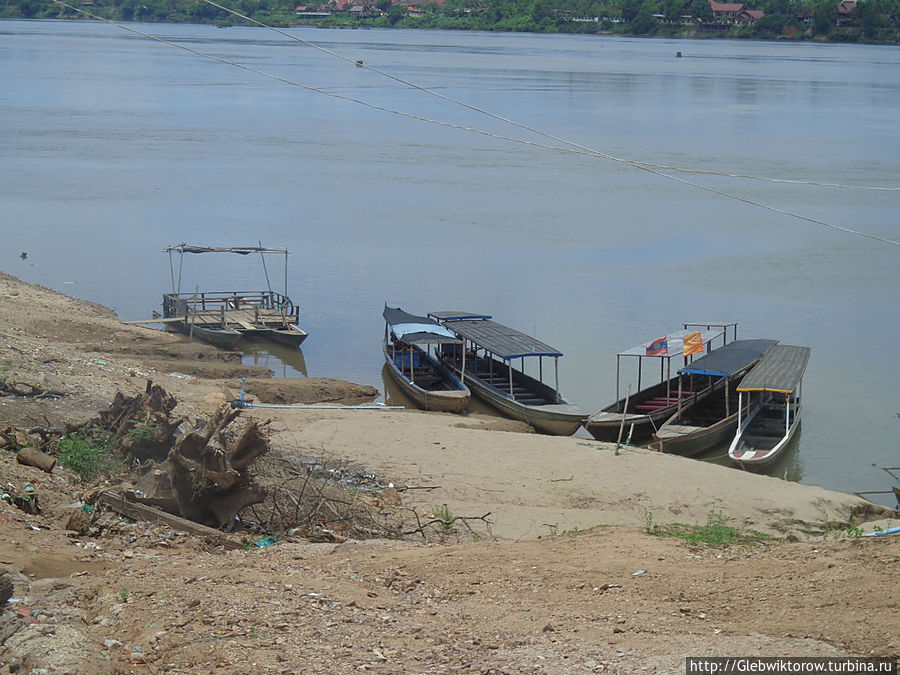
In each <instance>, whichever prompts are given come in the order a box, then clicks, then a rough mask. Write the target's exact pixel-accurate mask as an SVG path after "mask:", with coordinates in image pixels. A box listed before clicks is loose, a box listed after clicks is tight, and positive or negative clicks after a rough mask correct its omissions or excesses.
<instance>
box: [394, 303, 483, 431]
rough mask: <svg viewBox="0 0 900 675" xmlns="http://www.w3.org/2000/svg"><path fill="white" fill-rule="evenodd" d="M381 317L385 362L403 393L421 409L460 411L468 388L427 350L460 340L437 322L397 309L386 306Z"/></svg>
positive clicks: (466, 399) (468, 394)
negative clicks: (382, 318)
mask: <svg viewBox="0 0 900 675" xmlns="http://www.w3.org/2000/svg"><path fill="white" fill-rule="evenodd" d="M382 316H383V317H384V340H383V341H382V343H381V346H382V350H383V351H384V360H385V363H386V364H387V366H388V369H389V372H390V374H391V377H392V378H393V379H394V381H395V382H396V383H397V384H398V385H399V386H400V389H401V390H402V391H403V393H404V394H405V395H406V396H407V397H408V398H410V399H411V400H412V401H413V402H414V403H415V404H416V405H417V406H418V407H419V408H421V409H423V410H435V411H440V412H454V413H461V412H463V411H464V410H465V409H466V406H467V405H468V403H469V399H470V397H471V393H470V392H469V388H468V387H467V386H466V385H465V384H463V383H462V381H461V380H460V378H458V377H457V376H456V375H455V374H453V373H452V372H451V371H450V369H449V368H447V367H446V366H445V365H443V364H442V363H440V362H439V361H438V359H437V358H436V357H434V356H432V355H431V354H430V353H429V351H427V350H430V349H431V345H461V344H462V340H460V339H459V338H458V337H456V336H455V335H454V334H453V333H451V332H450V331H449V330H447V329H446V328H444V327H443V326H441V325H440V324H439V323H438V322H437V321H434V320H432V319H429V318H428V317H425V316H416V315H415V314H409V313H407V312H404V311H403V310H402V309H400V308H399V307H388V306H387V305H385V306H384V312H382ZM422 345H424V346H425V349H423V348H422Z"/></svg>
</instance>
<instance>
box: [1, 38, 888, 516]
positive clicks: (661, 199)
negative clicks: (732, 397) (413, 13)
mask: <svg viewBox="0 0 900 675" xmlns="http://www.w3.org/2000/svg"><path fill="white" fill-rule="evenodd" d="M127 27H128V28H131V29H134V30H137V31H140V32H145V33H149V34H153V35H156V36H159V37H161V38H163V39H165V40H167V41H171V42H173V43H177V44H179V45H183V46H185V47H188V48H190V49H191V50H195V51H196V52H203V53H205V54H209V55H212V56H214V57H215V58H217V59H222V60H224V61H230V62H234V63H239V64H243V65H245V66H247V67H249V68H252V69H254V70H253V71H251V70H247V69H240V68H238V67H235V66H234V65H229V64H228V63H224V62H223V61H221V60H220V61H217V60H211V59H209V58H204V57H203V56H201V55H199V54H197V53H192V52H188V51H185V50H183V49H178V48H176V47H173V46H171V45H169V44H165V43H161V42H157V41H153V40H150V39H148V38H146V37H143V36H141V35H138V34H136V33H134V32H129V31H128V30H125V29H123V28H121V27H116V26H113V25H108V24H103V23H99V22H86V21H85V22H50V21H0V137H2V140H3V142H2V144H0V203H2V205H3V208H2V215H0V230H2V235H3V246H2V249H0V250H2V254H0V269H2V270H3V271H5V272H8V273H11V274H14V275H16V276H18V277H20V278H21V279H23V280H25V281H29V282H35V283H40V284H43V285H45V286H49V287H51V288H55V289H58V290H61V291H63V292H65V293H67V294H70V295H74V296H77V297H81V298H85V299H89V300H93V301H96V302H100V303H102V304H104V305H108V306H110V307H112V308H114V309H115V310H116V311H117V312H118V313H119V316H120V317H121V318H122V319H141V318H148V317H149V316H150V314H151V312H152V311H153V310H154V309H159V307H160V302H161V298H160V296H161V294H162V293H163V292H166V291H168V290H169V289H170V267H169V260H168V258H167V256H166V255H164V254H163V253H162V249H163V248H164V247H165V246H167V245H170V244H175V243H179V242H187V243H194V244H214V245H226V246H227V245H248V244H256V243H257V242H262V243H263V244H264V245H267V246H279V247H287V248H288V249H290V251H291V256H290V264H289V279H288V282H289V290H290V295H291V296H292V298H293V299H294V300H295V301H296V302H298V303H299V304H300V305H301V307H302V319H301V323H302V325H303V327H304V328H305V329H306V330H307V331H308V332H309V333H310V337H309V339H308V340H307V341H306V343H304V345H303V356H304V357H305V366H304V367H305V369H306V371H307V372H308V374H309V375H310V376H322V377H340V378H345V379H349V380H353V381H357V382H362V383H368V384H373V385H375V386H377V387H379V389H381V390H383V389H384V384H383V382H382V376H381V367H382V359H381V355H380V347H379V339H380V337H381V334H382V330H383V324H382V320H381V309H382V307H383V305H384V303H385V302H387V303H390V304H392V305H400V306H402V307H403V308H404V309H406V310H408V311H412V312H415V313H425V312H427V311H432V310H440V309H463V310H467V311H475V312H484V313H489V314H492V315H493V316H494V317H495V318H496V319H497V320H498V321H500V322H502V323H505V324H507V325H510V326H513V327H516V328H519V329H521V330H523V331H524V332H527V333H531V334H534V335H536V336H537V337H539V338H541V339H542V340H544V341H545V342H548V343H549V344H551V345H554V346H556V347H558V348H559V349H560V350H561V351H563V352H565V354H566V355H565V357H564V358H563V359H562V360H561V362H560V385H561V390H562V392H563V393H564V395H566V397H567V398H568V399H569V400H571V401H572V402H574V403H577V404H578V405H579V406H581V407H582V408H583V409H585V410H586V411H594V410H598V409H599V408H601V407H603V406H604V405H606V404H607V403H609V402H611V401H612V400H613V399H614V398H615V367H616V359H615V354H616V352H618V351H620V350H623V349H625V348H628V347H631V346H633V345H635V344H638V343H640V342H641V341H644V340H649V339H651V338H654V337H659V336H661V335H663V334H665V333H666V331H669V330H673V329H676V328H679V327H680V326H681V324H682V323H683V322H717V321H738V322H739V323H740V327H739V337H772V338H777V339H779V340H780V341H781V342H782V343H785V344H800V345H808V346H810V347H812V358H811V361H810V364H809V368H808V371H807V375H806V379H805V381H804V418H803V429H802V433H801V437H800V439H799V441H798V442H797V443H796V445H795V447H794V448H793V449H792V451H791V453H790V455H789V456H788V457H787V458H786V460H785V461H784V462H782V464H781V465H780V466H778V467H776V469H775V470H774V474H775V475H779V476H782V477H786V478H788V479H790V480H797V481H800V482H803V483H808V484H814V485H821V486H824V487H828V488H832V489H839V490H843V491H847V492H853V491H859V490H887V489H889V488H890V486H891V485H892V484H893V481H892V479H891V478H890V476H889V475H888V474H887V473H886V472H884V471H883V470H882V468H883V467H894V466H898V465H900V453H898V442H897V438H898V433H900V386H898V380H900V378H898V376H900V372H898V370H900V368H898V366H897V363H898V360H897V356H896V352H894V348H893V347H892V345H894V344H895V343H896V341H897V338H898V336H900V310H898V301H897V292H898V288H900V271H898V270H900V266H898V254H900V248H898V247H897V246H896V245H893V244H890V243H885V242H884V241H880V240H879V239H878V238H881V239H888V240H893V241H897V240H900V219H898V217H897V216H898V213H900V209H898V206H900V192H898V191H896V189H895V190H894V191H886V190H881V191H876V190H869V189H850V188H853V187H856V188H866V187H878V186H881V187H893V188H897V187H898V186H900V134H898V125H897V123H898V119H900V48H898V47H875V46H865V45H841V44H813V43H791V42H744V41H723V40H702V41H694V40H663V39H630V38H619V37H609V36H556V35H531V34H507V33H496V34H494V33H475V32H437V31H436V32H426V31H405V30H358V31H354V30H322V29H315V28H294V29H290V30H289V31H288V32H289V33H290V34H291V35H293V36H296V37H298V38H301V39H303V40H306V41H310V42H314V43H315V44H316V45H318V46H320V47H322V48H324V49H327V50H330V51H333V52H336V53H339V54H340V55H342V56H344V57H346V60H343V59H340V58H337V57H336V56H334V55H331V54H328V53H326V52H324V51H321V50H317V49H314V48H313V47H311V46H309V45H306V44H303V43H301V42H297V41H293V40H290V39H288V37H285V36H283V35H280V34H277V33H275V32H272V31H267V30H265V29H261V28H228V29H219V28H215V27H212V26H194V25H166V24H162V25H160V24H153V25H147V24H143V25H140V24H128V26H127ZM677 52H681V56H680V57H679V56H677V55H676V53H677ZM357 60H360V61H362V62H363V64H364V65H365V66H369V67H371V68H374V69H377V70H379V71H384V72H386V73H389V74H391V75H393V76H395V77H396V78H400V79H402V80H406V81H409V82H412V83H415V84H416V85H419V86H420V87H423V88H425V89H427V90H428V91H424V90H422V89H415V88H411V87H409V86H406V85H405V84H403V83H402V82H398V81H397V80H392V79H389V78H387V77H385V76H384V75H380V74H378V73H376V72H373V71H372V70H369V69H368V68H361V67H358V66H356V65H355V63H354V62H355V61H357ZM254 71H256V72H254ZM262 73H265V74H267V75H269V76H270V77H267V76H265V75H264V74H262ZM273 78H280V79H273ZM298 85H302V86H298ZM314 89H318V90H324V91H327V92H330V93H332V94H336V95H339V96H342V97H347V98H343V99H341V98H335V97H333V96H327V95H325V94H323V93H322V92H321V91H314ZM435 93H436V94H439V95H440V97H438V96H436V95H435ZM441 97H446V98H441ZM348 98H352V99H357V100H361V101H365V102H366V103H368V104H371V105H370V106H365V105H362V104H361V103H358V102H353V101H350V100H348ZM447 99H453V100H457V101H463V102H465V103H466V104H468V105H469V106H471V108H469V107H463V106H460V105H457V104H455V103H453V102H451V101H448V100H447ZM371 106H380V107H382V108H387V109H391V110H393V111H397V112H402V113H407V114H409V115H413V116H415V118H414V117H410V116H403V115H400V114H396V113H395V112H387V111H385V110H379V109H376V108H375V107H371ZM473 108H474V109H473ZM480 110H484V111H488V112H490V113H492V114H493V115H495V116H496V117H492V116H487V115H485V114H483V113H482V112H480ZM498 117H500V118H506V119H509V120H514V121H515V122H517V123H519V124H520V125H523V126H525V127H529V128H531V129H535V130H539V131H540V132H543V134H546V135H542V134H539V133H535V132H532V131H527V130H525V129H523V128H522V127H520V126H513V125H511V124H509V123H508V122H505V121H503V120H501V119H498ZM423 118H424V119H428V120H437V121H441V122H444V123H445V124H444V125H441V124H436V123H434V122H428V121H423ZM450 125H456V126H455V127H454V126H450ZM460 127H461V128H460ZM472 130H477V131H478V132H484V133H475V131H472ZM501 137H508V138H516V139H519V140H520V141H526V142H512V141H510V140H504V138H501ZM549 137H555V138H556V139H565V140H567V141H571V142H573V143H575V144H577V146H578V147H580V148H582V149H584V148H588V149H590V150H592V151H595V152H593V153H591V152H585V151H581V152H568V151H561V150H553V149H549V148H548V147H547V146H558V147H561V146H563V145H564V144H563V143H562V142H561V141H560V140H551V139H550V138H549ZM567 147H569V148H570V149H571V148H572V147H573V146H571V145H570V146H567ZM596 153H601V154H603V156H602V157H601V156H598V155H597V154H596ZM621 160H627V161H621ZM628 162H645V163H651V164H654V165H659V166H678V167H688V168H694V169H699V170H703V171H707V172H709V173H704V174H693V173H680V172H675V171H674V170H671V169H655V170H654V171H646V170H642V169H638V168H635V167H634V166H633V165H632V164H630V163H628ZM663 174H664V175H663ZM734 175H752V176H756V177H760V178H768V179H779V180H788V181H797V182H770V181H763V180H751V179H747V178H738V177H733V176H734ZM813 182H815V183H827V184H839V185H843V186H847V187H842V188H835V187H823V186H818V185H811V184H809V183H813ZM704 188H705V189H704ZM791 214H794V215H791ZM795 216H799V217H795ZM836 228H845V229H847V230H855V231H858V232H861V233H865V234H869V235H872V237H867V236H861V235H858V234H853V233H850V232H846V231H844V230H841V229H836ZM21 251H25V252H27V253H28V257H27V259H26V260H22V259H20V258H19V255H18V254H19V252H21ZM269 272H270V275H271V276H272V277H273V285H274V286H275V288H276V289H278V288H279V287H280V284H281V276H280V275H281V269H280V267H279V266H277V265H274V266H273V268H271V269H270V270H269ZM263 283H264V277H263V272H262V269H261V267H260V265H259V264H258V261H257V260H248V259H245V258H237V259H234V260H232V259H227V258H225V259H223V258H222V257H216V256H193V257H191V258H190V259H189V260H187V261H186V267H185V277H184V282H183V288H185V289H186V290H188V289H193V288H194V287H195V285H201V286H203V287H205V288H208V289H219V288H225V289H230V288H258V287H260V286H262V285H263ZM248 358H249V359H252V358H254V357H252V356H248ZM256 358H257V360H259V357H256ZM263 360H265V359H263ZM298 367H299V366H298ZM273 369H275V370H278V371H279V373H278V374H279V375H285V374H287V375H291V374H297V373H296V372H295V371H294V370H293V369H291V368H285V367H282V366H278V367H277V368H273ZM881 501H883V502H884V503H891V502H892V500H889V499H888V498H887V497H884V498H881Z"/></svg>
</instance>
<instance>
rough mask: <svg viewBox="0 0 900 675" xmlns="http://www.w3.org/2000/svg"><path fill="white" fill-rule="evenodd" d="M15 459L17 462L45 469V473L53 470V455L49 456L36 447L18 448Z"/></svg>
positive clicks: (54, 460) (54, 459)
mask: <svg viewBox="0 0 900 675" xmlns="http://www.w3.org/2000/svg"><path fill="white" fill-rule="evenodd" d="M16 461H17V462H19V464H26V465H28V466H35V467H37V468H38V469H40V470H41V471H46V472H47V473H50V472H51V471H53V467H54V466H56V458H55V457H51V456H50V455H48V454H47V453H46V452H42V451H40V450H38V449H37V448H32V447H31V446H29V447H26V448H22V449H21V450H19V452H18V453H17V454H16Z"/></svg>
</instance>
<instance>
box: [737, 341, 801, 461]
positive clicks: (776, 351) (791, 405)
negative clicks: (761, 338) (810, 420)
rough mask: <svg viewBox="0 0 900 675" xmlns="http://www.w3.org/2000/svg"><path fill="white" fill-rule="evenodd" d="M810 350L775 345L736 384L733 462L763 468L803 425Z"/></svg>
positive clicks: (776, 457)
mask: <svg viewBox="0 0 900 675" xmlns="http://www.w3.org/2000/svg"><path fill="white" fill-rule="evenodd" d="M811 352H812V350H811V349H810V348H809V347H798V346H795V345H775V346H774V347H772V348H771V349H770V350H769V351H768V352H766V355H765V356H764V357H763V358H762V360H761V361H760V362H759V363H758V364H757V365H756V367H755V368H753V370H751V371H750V372H749V373H748V374H747V376H746V377H744V379H743V380H742V381H741V383H740V384H739V385H738V386H737V392H738V430H737V433H736V434H735V436H734V440H733V441H732V442H731V446H730V447H729V448H728V457H729V459H730V460H731V462H732V463H733V464H735V465H737V466H740V467H742V468H745V469H764V468H766V467H767V466H769V465H771V464H772V463H773V462H774V461H775V460H776V459H778V457H779V456H780V455H781V454H782V452H783V451H784V449H785V448H786V447H787V445H788V443H789V442H790V440H791V438H792V437H793V436H794V433H795V432H796V431H797V429H798V428H799V426H800V389H801V387H802V383H803V374H804V373H805V372H806V366H807V364H808V363H809V356H810V353H811ZM742 415H743V419H742Z"/></svg>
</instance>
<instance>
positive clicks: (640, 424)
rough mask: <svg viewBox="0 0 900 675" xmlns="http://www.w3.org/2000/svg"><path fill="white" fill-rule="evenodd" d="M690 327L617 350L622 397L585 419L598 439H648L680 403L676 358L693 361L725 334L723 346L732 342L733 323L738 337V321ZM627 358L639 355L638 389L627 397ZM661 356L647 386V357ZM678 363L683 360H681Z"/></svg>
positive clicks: (691, 394)
mask: <svg viewBox="0 0 900 675" xmlns="http://www.w3.org/2000/svg"><path fill="white" fill-rule="evenodd" d="M683 326H684V328H683V329H681V330H678V331H674V332H671V333H667V334H666V335H665V336H664V337H663V338H658V339H654V340H648V341H647V342H644V343H642V344H640V345H638V346H636V347H632V348H631V349H627V350H625V351H623V352H619V353H618V354H616V399H617V400H616V402H615V403H611V404H610V405H608V406H606V407H605V408H603V409H601V410H600V411H599V412H596V413H594V414H593V415H591V416H590V417H588V418H587V420H585V422H584V428H585V429H586V430H587V432H588V433H590V434H591V436H593V437H594V438H596V439H597V440H598V441H617V440H622V439H621V435H622V434H625V435H626V438H627V439H628V440H630V441H632V442H640V441H644V440H648V439H649V438H650V437H651V436H652V435H653V433H654V432H655V431H656V430H657V429H658V428H659V427H660V425H662V423H663V422H665V421H666V420H667V419H668V418H669V417H671V416H672V413H674V412H675V411H676V410H677V407H678V398H679V397H678V376H677V375H675V376H674V377H673V375H672V359H674V358H678V357H682V358H683V359H684V362H683V365H687V364H688V363H690V362H693V359H694V356H695V355H696V354H703V352H704V350H705V351H706V353H710V352H712V351H713V350H714V349H715V348H716V343H717V342H718V340H719V339H720V338H721V340H722V343H721V345H719V346H723V345H725V344H727V342H728V333H729V330H728V329H729V328H731V332H732V338H731V339H732V340H734V339H737V323H703V324H694V323H686V324H683ZM623 357H636V358H637V360H638V361H637V387H636V389H637V391H636V392H634V393H632V392H631V389H630V387H629V389H628V391H627V392H626V395H625V396H621V389H620V380H621V377H620V374H621V362H622V359H623ZM645 359H650V360H651V362H652V360H653V359H655V360H658V361H659V367H660V375H659V381H658V382H656V383H655V384H652V385H650V386H649V387H645V388H643V389H642V388H641V383H642V375H643V365H644V360H645ZM676 363H677V362H676ZM708 391H710V389H708V388H707V389H706V390H705V391H701V392H684V391H683V392H681V398H684V397H688V396H694V395H695V394H696V395H698V396H702V395H704V394H705V393H707V392H708Z"/></svg>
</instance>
